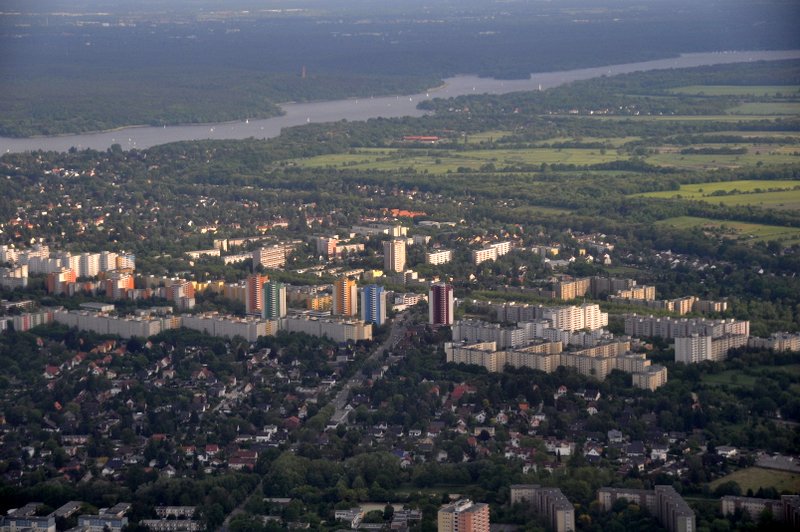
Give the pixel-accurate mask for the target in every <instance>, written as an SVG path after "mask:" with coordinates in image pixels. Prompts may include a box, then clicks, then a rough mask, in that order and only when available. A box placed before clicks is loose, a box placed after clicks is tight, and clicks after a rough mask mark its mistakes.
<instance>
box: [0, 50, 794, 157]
mask: <svg viewBox="0 0 800 532" xmlns="http://www.w3.org/2000/svg"><path fill="white" fill-rule="evenodd" d="M797 58H800V50H778V51H761V52H759V51H753V52H743V51H737V52H711V53H692V54H683V55H681V56H678V57H674V58H670V59H658V60H655V61H644V62H640V63H625V64H620V65H608V66H603V67H593V68H581V69H576V70H564V71H560V72H540V73H536V74H532V75H531V77H530V78H529V79H525V80H499V79H492V78H480V77H477V76H456V77H452V78H448V79H446V80H445V84H444V85H443V86H442V87H437V88H435V89H431V90H429V91H428V92H424V93H420V94H412V95H406V96H382V97H379V98H358V99H357V98H350V99H346V100H331V101H322V102H313V103H288V104H283V105H282V106H281V108H282V109H283V110H284V112H285V114H284V115H282V116H276V117H273V118H266V119H260V120H247V121H245V120H242V121H239V122H223V123H217V124H193V125H184V126H167V127H149V126H145V127H125V128H121V129H117V130H114V131H103V132H98V133H83V134H78V135H61V136H54V137H32V138H18V139H17V138H7V137H0V153H9V152H22V151H33V150H46V151H66V150H68V149H70V148H72V147H75V148H78V149H86V148H92V149H95V150H105V149H108V148H109V147H110V146H111V145H112V144H119V145H121V146H122V148H123V149H126V150H127V149H132V148H139V149H142V148H149V147H150V146H156V145H159V144H166V143H169V142H178V141H185V140H202V139H217V140H223V139H246V138H250V137H252V138H257V139H265V138H272V137H276V136H278V135H279V134H280V132H281V130H282V129H283V128H286V127H291V126H299V125H302V124H307V123H312V122H335V121H339V120H350V121H359V120H367V119H370V118H378V117H383V118H393V117H400V116H421V115H422V114H424V113H423V111H420V110H419V109H417V104H418V103H419V102H421V101H424V100H428V99H431V98H448V97H452V96H461V95H465V94H504V93H508V92H516V91H529V90H538V89H539V88H541V89H549V88H552V87H556V86H558V85H563V84H564V83H569V82H571V81H578V80H584V79H591V78H596V77H600V76H613V75H616V74H625V73H629V72H641V71H646V70H661V69H669V68H686V67H695V66H707V65H718V64H724V63H741V62H747V61H775V60H780V59H797Z"/></svg>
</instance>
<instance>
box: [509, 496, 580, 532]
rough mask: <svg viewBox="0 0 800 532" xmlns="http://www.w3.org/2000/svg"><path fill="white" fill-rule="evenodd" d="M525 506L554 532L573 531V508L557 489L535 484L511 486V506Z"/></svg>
mask: <svg viewBox="0 0 800 532" xmlns="http://www.w3.org/2000/svg"><path fill="white" fill-rule="evenodd" d="M517 503H519V504H527V505H529V506H530V507H531V508H532V509H533V511H534V512H535V513H537V514H540V515H544V516H545V517H546V518H547V522H548V523H550V527H551V528H552V530H554V531H555V532H573V531H574V530H575V507H574V506H573V505H572V503H571V502H569V499H567V497H566V496H565V495H564V494H563V493H562V492H561V490H560V489H558V488H543V487H541V486H538V485H535V484H514V485H512V486H511V504H517Z"/></svg>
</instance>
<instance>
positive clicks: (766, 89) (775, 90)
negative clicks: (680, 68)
mask: <svg viewBox="0 0 800 532" xmlns="http://www.w3.org/2000/svg"><path fill="white" fill-rule="evenodd" d="M669 92H671V93H673V94H688V95H692V96H699V95H704V96H759V97H764V96H775V95H776V94H782V95H784V96H786V95H792V94H793V95H798V96H800V85H689V86H688V87H677V88H674V89H670V91H669Z"/></svg>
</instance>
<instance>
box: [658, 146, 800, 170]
mask: <svg viewBox="0 0 800 532" xmlns="http://www.w3.org/2000/svg"><path fill="white" fill-rule="evenodd" d="M704 146H711V147H719V145H713V146H712V145H703V146H695V147H698V148H700V147H704ZM729 147H731V148H734V147H739V146H729ZM743 147H746V148H747V153H742V154H735V155H720V154H714V155H706V154H682V153H680V150H679V149H674V148H672V149H670V150H666V149H662V151H661V152H660V153H655V154H651V155H648V156H647V157H646V158H645V160H646V161H647V162H648V163H650V164H653V165H656V166H669V167H671V168H685V169H687V170H704V169H714V168H739V167H742V166H756V165H758V164H759V163H762V164H795V163H798V162H800V156H797V155H794V153H795V152H800V149H799V148H797V147H792V148H790V149H785V148H784V147H782V146H771V147H769V148H765V147H763V146H754V145H743Z"/></svg>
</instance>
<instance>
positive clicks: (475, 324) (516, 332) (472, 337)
mask: <svg viewBox="0 0 800 532" xmlns="http://www.w3.org/2000/svg"><path fill="white" fill-rule="evenodd" d="M453 341H454V342H495V343H496V344H497V347H499V348H500V349H505V348H506V347H521V346H523V345H525V344H527V343H528V342H529V341H530V337H529V335H528V331H527V329H526V328H524V327H514V326H511V327H503V326H501V325H500V324H498V323H487V322H485V321H480V320H459V321H456V322H454V323H453Z"/></svg>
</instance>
